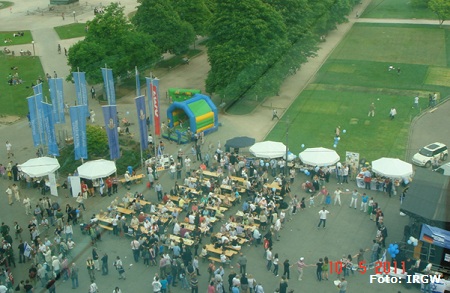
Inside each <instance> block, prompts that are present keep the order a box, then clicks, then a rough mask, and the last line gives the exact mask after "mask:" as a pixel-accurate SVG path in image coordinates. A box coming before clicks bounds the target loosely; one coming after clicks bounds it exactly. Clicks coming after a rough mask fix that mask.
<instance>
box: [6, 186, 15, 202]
mask: <svg viewBox="0 0 450 293" xmlns="http://www.w3.org/2000/svg"><path fill="white" fill-rule="evenodd" d="M5 192H6V195H7V196H8V204H9V205H12V204H13V203H14V202H13V191H12V189H11V186H8V188H7V189H6V191H5Z"/></svg>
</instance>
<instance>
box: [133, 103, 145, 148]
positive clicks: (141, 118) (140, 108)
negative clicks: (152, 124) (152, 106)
mask: <svg viewBox="0 0 450 293" xmlns="http://www.w3.org/2000/svg"><path fill="white" fill-rule="evenodd" d="M134 102H135V103H136V110H137V118H138V123H139V133H140V138H141V139H140V140H141V149H143V150H146V149H147V148H148V140H147V135H148V129H147V113H146V112H147V111H146V109H145V97H144V96H140V97H137V98H135V99H134Z"/></svg>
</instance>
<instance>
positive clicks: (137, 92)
mask: <svg viewBox="0 0 450 293" xmlns="http://www.w3.org/2000/svg"><path fill="white" fill-rule="evenodd" d="M135 71H136V97H140V96H141V81H140V80H139V71H138V69H137V66H136V67H135Z"/></svg>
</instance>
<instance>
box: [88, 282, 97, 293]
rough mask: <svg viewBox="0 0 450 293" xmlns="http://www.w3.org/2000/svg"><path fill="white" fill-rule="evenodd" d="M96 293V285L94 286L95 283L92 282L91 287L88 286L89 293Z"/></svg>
mask: <svg viewBox="0 0 450 293" xmlns="http://www.w3.org/2000/svg"><path fill="white" fill-rule="evenodd" d="M97 292H98V287H97V284H95V282H92V283H91V285H89V293H97Z"/></svg>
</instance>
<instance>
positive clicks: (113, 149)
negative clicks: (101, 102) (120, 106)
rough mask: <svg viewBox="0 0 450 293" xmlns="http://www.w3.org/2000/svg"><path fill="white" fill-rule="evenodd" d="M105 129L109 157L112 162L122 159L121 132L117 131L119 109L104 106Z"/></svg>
mask: <svg viewBox="0 0 450 293" xmlns="http://www.w3.org/2000/svg"><path fill="white" fill-rule="evenodd" d="M102 110H103V118H104V119H105V129H106V134H107V135H108V144H109V155H110V158H111V160H115V159H118V158H120V148H119V131H118V130H117V126H118V125H117V107H116V106H115V105H114V106H102Z"/></svg>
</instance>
